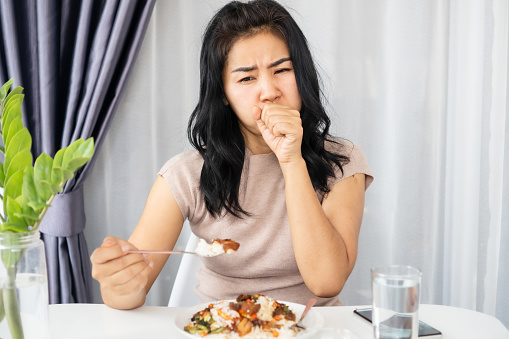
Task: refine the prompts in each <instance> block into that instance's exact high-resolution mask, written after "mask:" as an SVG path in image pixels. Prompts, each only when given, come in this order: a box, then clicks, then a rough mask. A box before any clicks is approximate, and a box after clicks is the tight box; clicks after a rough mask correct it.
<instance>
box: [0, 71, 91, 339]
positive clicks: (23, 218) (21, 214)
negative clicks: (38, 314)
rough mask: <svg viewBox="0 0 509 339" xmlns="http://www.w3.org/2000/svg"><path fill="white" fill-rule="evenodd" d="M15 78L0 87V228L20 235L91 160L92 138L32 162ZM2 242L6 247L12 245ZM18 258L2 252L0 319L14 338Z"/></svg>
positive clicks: (17, 327)
mask: <svg viewBox="0 0 509 339" xmlns="http://www.w3.org/2000/svg"><path fill="white" fill-rule="evenodd" d="M13 82H14V80H13V79H10V80H9V81H7V82H6V83H5V84H4V85H3V86H2V87H1V88H0V120H1V122H0V123H1V125H0V133H1V140H2V142H3V146H1V145H0V152H2V153H3V154H4V162H3V164H2V163H0V187H1V188H3V195H1V199H2V205H3V214H0V220H1V223H0V232H10V233H19V234H23V233H27V232H31V231H35V230H36V229H37V228H38V227H39V225H40V223H41V221H42V218H43V217H44V215H45V213H46V211H47V209H48V207H50V204H51V202H52V201H53V198H54V197H55V196H56V195H57V194H58V193H60V192H62V187H63V186H64V184H65V183H66V182H67V181H68V180H69V179H71V178H72V177H73V176H74V172H75V171H76V170H78V169H79V168H81V167H82V166H83V165H85V164H86V163H87V162H88V161H89V160H90V158H91V157H92V156H93V154H94V140H93V138H89V139H87V140H83V139H78V140H76V141H74V142H73V143H72V144H70V145H69V146H68V147H65V148H62V149H61V150H59V151H58V152H56V154H55V157H54V158H52V157H51V156H49V155H47V154H45V153H42V154H41V155H40V156H39V157H37V159H36V160H35V162H34V163H33V156H32V152H31V147H32V137H31V135H30V132H29V131H28V129H26V128H25V127H24V126H23V122H22V118H21V116H22V113H21V104H22V102H23V98H24V95H23V94H21V93H22V91H23V88H22V87H16V88H14V89H13V90H12V91H10V93H9V94H8V95H7V93H8V91H9V88H10V86H11V85H12V84H13ZM32 163H33V166H32ZM14 239H15V238H14ZM11 241H15V240H11ZM0 245H2V248H6V247H9V246H12V245H15V244H13V243H2V244H0ZM22 257H23V253H22V252H21V253H20V252H17V253H15V252H11V251H6V250H2V251H1V258H2V262H3V264H4V266H5V268H6V270H7V278H6V280H5V282H4V285H3V286H0V287H1V293H0V322H1V321H2V318H3V317H4V314H5V317H7V321H8V323H9V328H10V331H11V334H12V336H13V338H23V337H24V336H23V328H22V326H21V325H22V324H21V317H20V312H19V305H18V302H17V296H16V287H15V278H16V272H17V265H18V263H19V262H20V260H21V258H22ZM2 299H3V300H2Z"/></svg>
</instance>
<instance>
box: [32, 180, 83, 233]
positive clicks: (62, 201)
mask: <svg viewBox="0 0 509 339" xmlns="http://www.w3.org/2000/svg"><path fill="white" fill-rule="evenodd" d="M84 229H85V205H84V199H83V186H80V187H78V188H77V189H75V190H74V191H71V192H68V193H60V194H57V195H56V196H55V199H53V202H52V203H51V207H49V208H48V210H47V211H46V215H45V216H44V218H43V219H42V222H41V225H40V226H39V230H40V231H41V232H42V233H45V234H48V235H51V236H55V237H70V236H73V235H76V234H79V233H81V232H83V230H84Z"/></svg>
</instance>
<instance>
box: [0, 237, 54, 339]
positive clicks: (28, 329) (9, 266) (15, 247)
mask: <svg viewBox="0 0 509 339" xmlns="http://www.w3.org/2000/svg"><path fill="white" fill-rule="evenodd" d="M0 259H1V260H0V289H1V293H0V338H2V339H7V338H12V339H32V338H37V339H43V338H49V323H48V306H49V300H48V277H47V269H46V254H45V252H44V243H43V242H42V240H41V237H40V233H39V231H32V232H27V233H10V232H5V233H0Z"/></svg>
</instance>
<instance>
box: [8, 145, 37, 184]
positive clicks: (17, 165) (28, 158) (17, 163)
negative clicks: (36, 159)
mask: <svg viewBox="0 0 509 339" xmlns="http://www.w3.org/2000/svg"><path fill="white" fill-rule="evenodd" d="M28 166H32V153H31V152H30V150H28V149H24V150H22V151H21V152H19V153H18V154H16V155H15V156H14V157H13V158H12V160H11V162H10V164H9V167H7V170H6V171H5V177H6V178H7V180H9V177H10V176H11V175H13V174H14V173H16V172H17V171H19V170H21V171H23V170H24V169H25V168H26V167H28ZM4 167H5V166H4ZM4 170H5V168H4Z"/></svg>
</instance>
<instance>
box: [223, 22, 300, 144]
mask: <svg viewBox="0 0 509 339" xmlns="http://www.w3.org/2000/svg"><path fill="white" fill-rule="evenodd" d="M223 84H224V90H225V95H226V101H227V104H229V105H230V106H231V107H232V109H233V111H234V112H235V114H236V115H237V118H238V119H239V125H240V128H241V130H242V133H243V134H244V138H250V139H252V138H253V137H255V138H259V139H261V134H260V132H259V130H258V127H257V125H256V121H255V119H254V118H253V113H252V112H253V107H254V106H255V105H256V106H259V107H260V108H261V109H263V106H264V105H265V103H267V102H274V103H277V104H280V105H283V106H287V107H288V108H290V109H294V110H298V111H300V109H301V97H300V94H299V91H298V89H297V82H296V81H295V73H294V70H293V65H292V61H291V60H290V52H289V50H288V46H287V45H286V43H285V42H284V41H283V40H282V39H280V38H279V37H277V36H275V35H274V34H272V33H270V32H261V33H258V34H256V35H254V36H251V37H248V38H243V39H241V40H239V41H237V42H236V43H235V44H234V45H233V47H232V48H231V50H230V53H229V54H228V58H227V60H226V65H225V67H224V69H223Z"/></svg>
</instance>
